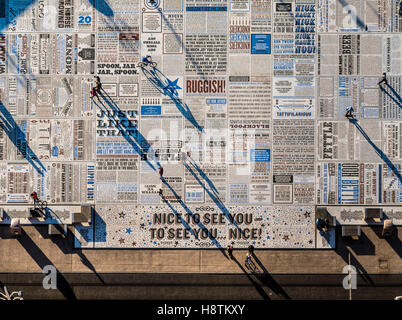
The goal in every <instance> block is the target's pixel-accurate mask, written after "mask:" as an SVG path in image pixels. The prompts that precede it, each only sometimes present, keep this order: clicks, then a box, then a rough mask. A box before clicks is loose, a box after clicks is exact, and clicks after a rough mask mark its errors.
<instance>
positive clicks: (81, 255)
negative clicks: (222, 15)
mask: <svg viewBox="0 0 402 320" xmlns="http://www.w3.org/2000/svg"><path fill="white" fill-rule="evenodd" d="M76 253H77V255H78V256H79V257H80V259H81V262H82V263H83V264H84V265H85V266H87V267H88V269H90V270H91V271H92V272H93V273H94V274H95V276H96V277H97V278H98V279H99V281H100V282H101V283H102V284H104V285H105V284H106V282H105V281H104V280H103V279H102V277H101V276H100V275H99V273H98V272H97V271H96V269H95V267H94V265H93V264H92V263H91V262H90V261H89V260H88V258H87V257H86V255H84V254H83V253H82V250H81V249H80V250H79V251H77V252H76Z"/></svg>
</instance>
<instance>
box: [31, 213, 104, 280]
mask: <svg viewBox="0 0 402 320" xmlns="http://www.w3.org/2000/svg"><path fill="white" fill-rule="evenodd" d="M52 212H53V211H52ZM53 214H55V213H54V212H53ZM63 224H64V223H63V222H62V221H60V222H59V224H57V225H55V226H56V228H57V229H59V231H61V232H64V230H63V228H62V227H61V225H63ZM33 226H34V228H35V229H36V231H38V233H39V234H40V235H41V236H42V237H43V238H44V239H48V238H50V239H51V240H52V242H53V243H54V244H56V245H57V247H58V248H59V249H60V251H61V252H62V253H63V254H64V255H71V254H73V253H74V252H73V250H72V249H71V247H66V244H67V243H68V244H70V243H71V241H70V242H67V241H69V240H73V239H71V237H75V235H74V234H73V233H70V231H69V230H68V229H67V236H66V239H65V238H54V237H52V236H50V235H49V233H48V232H46V231H45V230H44V227H45V226H47V225H38V224H34V225H33ZM69 237H70V238H69ZM75 253H76V254H77V255H78V256H79V257H80V259H81V262H82V263H83V264H84V265H85V266H87V267H88V269H90V270H91V271H92V272H93V273H94V274H95V275H96V277H97V278H98V279H99V281H100V282H101V283H102V284H105V282H104V281H103V279H102V278H101V276H100V275H99V274H98V273H97V271H96V269H95V267H94V266H93V265H92V263H91V262H90V261H89V260H88V258H87V257H86V256H85V255H84V254H83V253H82V250H78V251H76V252H75Z"/></svg>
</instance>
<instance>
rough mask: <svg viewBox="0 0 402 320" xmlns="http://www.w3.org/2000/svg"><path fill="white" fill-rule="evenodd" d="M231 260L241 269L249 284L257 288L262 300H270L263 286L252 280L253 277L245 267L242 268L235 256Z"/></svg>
mask: <svg viewBox="0 0 402 320" xmlns="http://www.w3.org/2000/svg"><path fill="white" fill-rule="evenodd" d="M232 260H233V261H234V262H236V264H237V266H238V267H239V268H240V270H241V271H243V273H244V275H245V276H246V277H247V279H248V280H249V281H250V282H251V284H252V285H253V286H254V288H255V289H256V290H257V292H258V293H259V294H260V295H261V297H262V298H263V299H264V300H271V299H270V298H269V296H268V295H267V293H266V292H265V291H264V288H262V287H261V286H260V285H259V284H258V283H257V282H255V281H254V280H253V278H252V277H251V276H250V275H249V273H248V272H247V271H246V269H244V268H243V266H242V265H241V263H240V262H239V261H238V260H237V259H236V257H234V256H233V258H232Z"/></svg>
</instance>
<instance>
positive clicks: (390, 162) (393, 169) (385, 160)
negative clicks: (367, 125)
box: [349, 119, 402, 183]
mask: <svg viewBox="0 0 402 320" xmlns="http://www.w3.org/2000/svg"><path fill="white" fill-rule="evenodd" d="M349 121H350V122H351V123H353V124H354V125H355V127H356V128H357V130H359V131H360V133H361V134H362V135H363V137H364V138H365V139H366V140H367V142H368V143H369V144H370V145H371V146H372V147H373V148H374V150H375V152H376V153H377V154H378V156H379V157H380V158H381V159H382V160H383V161H384V162H385V163H386V164H387V166H388V168H390V169H391V170H392V172H393V173H394V174H395V176H397V177H398V179H399V181H400V182H401V183H402V176H401V174H400V172H399V171H398V169H397V167H396V166H395V165H394V164H393V163H392V161H391V160H390V159H389V158H388V157H387V155H386V154H385V153H384V152H383V151H382V150H381V149H380V148H378V147H377V146H376V145H375V144H374V142H373V141H371V139H370V137H369V136H368V135H367V134H366V132H365V131H364V130H363V128H362V127H360V125H359V124H358V122H357V120H356V119H349Z"/></svg>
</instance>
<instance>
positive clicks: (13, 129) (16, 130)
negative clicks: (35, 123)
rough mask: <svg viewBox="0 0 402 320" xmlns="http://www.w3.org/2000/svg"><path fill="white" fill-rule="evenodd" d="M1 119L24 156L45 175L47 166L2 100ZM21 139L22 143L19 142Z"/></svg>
mask: <svg viewBox="0 0 402 320" xmlns="http://www.w3.org/2000/svg"><path fill="white" fill-rule="evenodd" d="M0 120H1V123H0V126H1V128H2V129H3V131H4V132H5V133H6V134H7V136H8V137H9V139H10V141H11V142H12V143H13V144H14V145H15V147H16V148H17V149H18V150H19V152H20V153H21V154H22V156H23V157H24V158H25V159H26V160H27V161H28V162H29V163H30V164H31V165H32V166H33V167H34V168H35V170H36V171H37V172H38V173H39V174H40V175H42V176H43V171H46V168H45V166H44V165H43V164H42V162H41V161H40V160H39V159H38V157H37V156H36V154H35V153H34V152H33V151H32V149H31V148H30V147H29V145H28V141H27V139H26V136H25V133H24V132H23V131H22V130H21V129H20V127H19V126H18V124H17V123H16V122H15V120H14V118H13V116H12V115H11V113H10V112H9V111H8V110H7V108H6V107H5V106H4V104H3V103H2V102H0ZM19 140H20V143H19V142H18V141H19Z"/></svg>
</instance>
